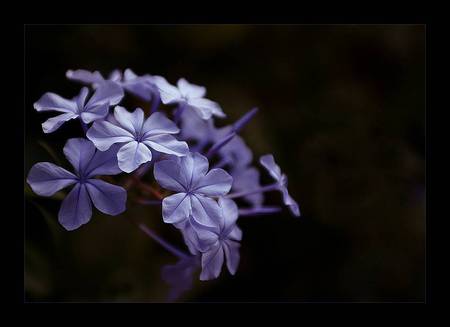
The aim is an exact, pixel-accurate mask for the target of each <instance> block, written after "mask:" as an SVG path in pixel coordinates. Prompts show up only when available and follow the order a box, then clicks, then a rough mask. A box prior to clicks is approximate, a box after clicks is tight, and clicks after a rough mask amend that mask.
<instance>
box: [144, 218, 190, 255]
mask: <svg viewBox="0 0 450 327" xmlns="http://www.w3.org/2000/svg"><path fill="white" fill-rule="evenodd" d="M136 224H137V226H138V227H139V229H140V230H141V231H143V232H144V233H145V234H146V235H148V236H150V237H151V238H152V239H153V240H154V241H156V242H157V243H159V245H161V246H162V247H163V248H165V249H166V250H167V251H169V252H170V253H172V254H173V255H174V256H176V257H178V258H180V259H186V258H188V257H189V255H188V254H186V253H184V252H183V251H181V250H179V249H177V248H176V247H175V246H173V245H172V244H170V243H169V242H167V241H166V240H164V239H163V238H162V237H160V236H158V234H156V233H155V232H154V231H153V230H151V229H150V228H148V227H147V226H146V225H145V224H143V223H136Z"/></svg>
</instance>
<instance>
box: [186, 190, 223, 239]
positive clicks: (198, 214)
mask: <svg viewBox="0 0 450 327" xmlns="http://www.w3.org/2000/svg"><path fill="white" fill-rule="evenodd" d="M191 207H192V218H193V219H194V220H195V222H196V223H198V224H199V225H201V226H197V227H201V228H204V229H206V230H209V231H213V232H215V233H217V234H219V231H220V225H219V224H220V220H221V218H222V217H221V210H220V207H219V205H218V204H217V202H216V201H214V200H213V199H211V198H208V197H205V196H202V195H199V194H196V195H193V196H191Z"/></svg>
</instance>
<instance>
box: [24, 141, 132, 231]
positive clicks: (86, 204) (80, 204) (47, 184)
mask: <svg viewBox="0 0 450 327" xmlns="http://www.w3.org/2000/svg"><path fill="white" fill-rule="evenodd" d="M116 153H117V147H115V148H111V149H110V150H108V151H105V152H101V151H97V150H96V149H95V147H94V145H93V144H92V142H90V141H89V140H86V139H82V138H74V139H69V140H68V141H67V142H66V145H65V146H64V154H65V156H66V158H67V160H68V161H69V162H70V163H71V164H72V166H73V168H74V170H75V174H73V173H71V172H69V171H67V170H65V169H64V168H61V167H59V166H56V165H54V164H52V163H50V162H40V163H37V164H35V165H34V166H33V167H32V168H31V169H30V172H29V173H28V178H27V182H28V184H29V185H30V186H31V188H32V190H33V191H34V192H35V193H36V194H38V195H41V196H52V195H53V194H54V193H56V192H58V191H59V190H61V189H63V188H65V187H67V186H69V185H73V184H75V186H74V187H73V189H72V190H71V191H70V192H69V193H68V194H67V196H66V198H65V199H64V201H63V202H62V204H61V208H60V210H59V214H58V218H59V222H60V223H61V225H63V226H64V228H66V229H67V230H74V229H77V228H78V227H80V226H81V225H83V224H86V223H87V222H88V221H89V220H90V219H91V216H92V204H91V202H92V203H93V204H94V206H95V207H96V208H97V209H98V210H100V211H101V212H103V213H105V214H108V215H113V216H115V215H118V214H120V213H122V212H123V211H124V210H125V204H126V199H127V192H126V191H125V189H123V188H122V187H120V186H116V185H113V184H110V183H107V182H104V181H102V180H100V179H95V176H97V175H116V174H118V173H120V169H119V167H118V166H117V160H116Z"/></svg>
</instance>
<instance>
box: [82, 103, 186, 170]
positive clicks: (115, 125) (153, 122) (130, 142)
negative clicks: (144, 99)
mask: <svg viewBox="0 0 450 327" xmlns="http://www.w3.org/2000/svg"><path fill="white" fill-rule="evenodd" d="M178 132H179V129H178V127H177V126H176V125H175V124H174V123H173V122H172V121H171V120H169V119H168V118H167V117H166V116H164V114H162V113H160V112H155V113H153V114H152V115H150V116H149V117H148V118H147V119H146V120H144V112H143V111H142V109H140V108H137V109H136V110H135V111H134V112H129V111H127V110H126V109H125V108H123V107H119V106H117V107H115V108H114V120H112V119H111V120H110V121H107V120H103V121H96V122H94V124H93V125H92V127H91V128H90V129H89V130H88V132H87V134H86V136H87V137H88V138H89V139H90V140H91V141H92V142H93V143H94V144H95V146H96V147H97V149H99V150H100V151H105V150H107V149H109V147H110V146H111V145H113V144H115V143H121V144H122V146H121V148H120V150H119V152H118V153H117V159H118V162H119V167H120V169H121V170H122V171H124V172H127V173H130V172H132V171H134V170H136V169H137V168H138V167H139V166H140V165H141V164H143V163H146V162H149V161H151V160H152V152H151V151H150V149H153V150H156V151H158V152H162V153H166V154H171V155H175V156H184V155H186V154H187V153H188V152H189V148H188V145H187V143H186V142H181V141H178V140H177V139H176V138H175V137H174V136H173V135H171V134H177V133H178Z"/></svg>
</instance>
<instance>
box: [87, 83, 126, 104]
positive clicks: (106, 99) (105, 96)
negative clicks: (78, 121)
mask: <svg viewBox="0 0 450 327" xmlns="http://www.w3.org/2000/svg"><path fill="white" fill-rule="evenodd" d="M123 97H124V93H123V89H122V87H121V86H120V85H119V84H117V83H116V82H113V81H105V82H103V83H101V84H100V85H99V86H98V87H97V89H96V90H95V93H94V94H93V95H92V97H91V98H90V99H89V101H88V103H86V107H87V108H90V107H95V106H98V105H101V104H105V103H106V104H109V105H110V106H113V105H116V104H118V103H119V102H120V100H122V98H123Z"/></svg>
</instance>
